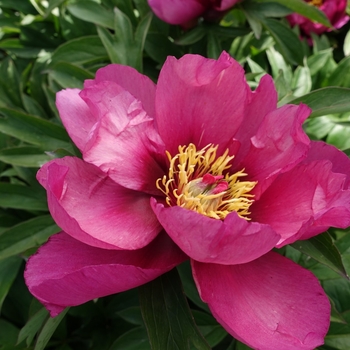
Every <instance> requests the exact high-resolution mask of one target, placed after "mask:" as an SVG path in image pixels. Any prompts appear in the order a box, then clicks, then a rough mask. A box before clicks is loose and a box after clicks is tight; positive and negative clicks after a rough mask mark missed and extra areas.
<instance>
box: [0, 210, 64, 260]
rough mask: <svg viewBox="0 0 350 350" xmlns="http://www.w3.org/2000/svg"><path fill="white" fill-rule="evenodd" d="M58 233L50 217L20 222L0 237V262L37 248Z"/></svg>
mask: <svg viewBox="0 0 350 350" xmlns="http://www.w3.org/2000/svg"><path fill="white" fill-rule="evenodd" d="M59 231H60V229H59V227H58V226H57V225H56V224H55V223H54V221H53V219H52V218H51V216H50V215H43V216H37V217H35V218H33V219H30V220H27V221H24V222H21V223H20V224H17V225H15V226H13V227H11V228H9V229H7V230H6V231H4V232H3V233H2V234H1V235H0V260H1V259H5V258H7V257H11V256H14V255H17V254H21V253H23V252H25V251H26V250H28V249H30V248H34V247H38V246H40V245H41V244H43V243H44V242H46V241H47V239H48V238H49V237H50V236H51V235H52V234H54V233H57V232H59Z"/></svg>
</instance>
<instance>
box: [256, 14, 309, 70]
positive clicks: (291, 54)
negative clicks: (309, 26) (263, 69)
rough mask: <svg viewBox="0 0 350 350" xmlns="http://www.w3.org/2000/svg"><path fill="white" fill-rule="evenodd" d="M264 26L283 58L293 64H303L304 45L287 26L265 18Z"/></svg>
mask: <svg viewBox="0 0 350 350" xmlns="http://www.w3.org/2000/svg"><path fill="white" fill-rule="evenodd" d="M262 24H263V25H264V26H265V28H266V29H267V30H268V31H269V32H270V34H271V36H272V37H273V38H274V40H275V42H276V45H277V46H278V48H279V51H280V52H281V54H282V55H283V57H284V58H285V59H286V60H287V61H288V62H289V63H291V64H295V65H302V64H303V57H304V53H303V45H302V43H301V41H300V39H299V37H298V35H297V34H296V33H295V32H294V31H292V30H291V29H290V28H289V27H288V26H287V25H285V24H284V23H282V22H279V21H277V20H275V19H271V18H265V19H264V20H262Z"/></svg>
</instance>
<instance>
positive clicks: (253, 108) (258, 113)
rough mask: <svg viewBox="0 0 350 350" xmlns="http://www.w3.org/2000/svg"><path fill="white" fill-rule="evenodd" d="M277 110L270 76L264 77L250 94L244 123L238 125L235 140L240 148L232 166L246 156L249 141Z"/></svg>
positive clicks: (275, 95) (274, 91)
mask: <svg viewBox="0 0 350 350" xmlns="http://www.w3.org/2000/svg"><path fill="white" fill-rule="evenodd" d="M276 108H277V92H276V89H275V85H274V82H273V79H272V77H271V76H270V75H267V74H266V75H264V76H263V77H262V78H261V80H260V83H259V86H258V88H257V89H256V90H255V91H254V92H253V93H252V95H251V101H250V102H249V104H248V106H247V108H246V110H245V114H244V122H242V124H241V125H240V128H239V130H238V131H237V133H236V135H235V138H236V139H237V140H238V141H239V142H240V144H241V147H240V149H239V152H238V153H237V155H236V156H235V159H234V161H233V164H234V165H235V164H239V163H240V162H241V160H242V159H244V157H245V156H246V155H247V152H248V151H249V148H250V145H251V144H250V139H251V138H252V137H253V136H254V135H255V134H256V133H257V131H258V129H259V127H260V124H261V123H262V121H263V120H264V117H265V116H266V115H267V114H268V113H270V112H272V111H275V110H276Z"/></svg>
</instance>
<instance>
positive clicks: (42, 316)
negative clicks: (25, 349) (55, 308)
mask: <svg viewBox="0 0 350 350" xmlns="http://www.w3.org/2000/svg"><path fill="white" fill-rule="evenodd" d="M48 317H49V312H48V311H47V310H46V309H45V308H44V307H42V308H41V309H40V310H39V311H38V312H36V313H35V314H34V315H33V316H32V317H31V318H30V319H29V320H28V322H27V323H26V324H25V326H24V327H23V328H22V329H21V331H20V332H19V334H18V340H17V343H18V344H19V343H21V342H22V341H23V340H25V339H26V344H27V346H30V344H31V343H32V341H33V339H34V337H35V334H36V333H37V332H38V331H39V329H40V328H41V327H42V325H43V323H44V322H45V321H46V319H48Z"/></svg>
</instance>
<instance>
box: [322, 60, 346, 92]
mask: <svg viewBox="0 0 350 350" xmlns="http://www.w3.org/2000/svg"><path fill="white" fill-rule="evenodd" d="M327 85H329V86H344V87H350V57H345V58H344V59H342V60H341V61H340V62H339V64H338V67H337V68H336V69H335V70H334V71H333V72H332V74H331V75H330V77H329V79H328V82H327Z"/></svg>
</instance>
